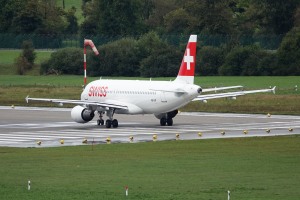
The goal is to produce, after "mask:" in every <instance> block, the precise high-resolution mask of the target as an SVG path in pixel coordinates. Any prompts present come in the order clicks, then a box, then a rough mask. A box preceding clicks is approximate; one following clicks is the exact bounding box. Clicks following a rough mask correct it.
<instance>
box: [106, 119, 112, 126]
mask: <svg viewBox="0 0 300 200" xmlns="http://www.w3.org/2000/svg"><path fill="white" fill-rule="evenodd" d="M111 124H112V122H111V120H109V119H108V120H106V122H105V126H106V128H111Z"/></svg>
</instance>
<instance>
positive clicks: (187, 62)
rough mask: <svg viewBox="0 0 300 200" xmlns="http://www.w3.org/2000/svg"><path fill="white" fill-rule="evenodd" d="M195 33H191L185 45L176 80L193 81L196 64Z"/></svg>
mask: <svg viewBox="0 0 300 200" xmlns="http://www.w3.org/2000/svg"><path fill="white" fill-rule="evenodd" d="M196 46H197V35H191V36H190V39H189V42H188V44H187V45H186V49H185V53H184V56H183V59H182V62H181V65H180V69H179V72H178V75H177V78H176V81H184V82H186V83H189V84H193V83H194V75H195V65H196Z"/></svg>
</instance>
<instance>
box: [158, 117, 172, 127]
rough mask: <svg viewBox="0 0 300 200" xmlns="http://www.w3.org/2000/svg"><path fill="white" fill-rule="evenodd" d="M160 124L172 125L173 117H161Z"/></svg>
mask: <svg viewBox="0 0 300 200" xmlns="http://www.w3.org/2000/svg"><path fill="white" fill-rule="evenodd" d="M160 125H161V126H165V125H168V126H173V119H172V118H165V117H163V118H161V119H160Z"/></svg>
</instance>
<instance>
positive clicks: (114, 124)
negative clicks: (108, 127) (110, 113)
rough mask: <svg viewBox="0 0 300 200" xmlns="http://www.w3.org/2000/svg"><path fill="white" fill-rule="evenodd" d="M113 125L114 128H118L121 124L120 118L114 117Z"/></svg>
mask: <svg viewBox="0 0 300 200" xmlns="http://www.w3.org/2000/svg"><path fill="white" fill-rule="evenodd" d="M112 126H113V128H117V127H118V126H119V123H118V120H116V119H114V120H113V121H112Z"/></svg>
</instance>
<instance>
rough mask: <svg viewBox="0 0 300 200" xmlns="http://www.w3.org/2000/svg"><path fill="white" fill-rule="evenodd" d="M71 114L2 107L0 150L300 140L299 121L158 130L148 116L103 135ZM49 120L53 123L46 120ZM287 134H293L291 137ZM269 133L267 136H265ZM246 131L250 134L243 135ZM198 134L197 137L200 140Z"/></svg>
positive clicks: (208, 120)
mask: <svg viewBox="0 0 300 200" xmlns="http://www.w3.org/2000/svg"><path fill="white" fill-rule="evenodd" d="M70 110H71V109H61V108H27V107H15V108H14V109H12V108H11V107H1V106H0V146H11V147H52V146H62V145H61V144H60V140H61V139H63V140H64V142H65V144H64V145H65V146H67V145H70V146H71V145H82V141H83V140H84V139H87V140H88V143H89V144H91V142H92V141H94V142H95V143H106V138H107V137H110V138H111V140H112V143H114V142H123V143H129V137H130V136H133V137H134V142H144V141H152V140H153V138H152V137H153V135H154V134H156V135H157V137H158V139H157V140H158V141H161V140H175V138H176V137H175V136H176V134H180V140H193V139H214V138H235V137H259V136H275V135H291V134H300V116H289V115H287V116H285V115H272V116H271V117H267V115H251V114H230V113H180V114H179V115H178V116H176V118H175V122H174V126H164V127H162V126H159V125H158V124H159V122H158V120H157V119H155V117H153V116H152V115H151V116H150V115H145V116H142V117H141V116H140V117H138V118H136V117H134V116H128V117H127V116H125V117H123V118H121V119H119V127H118V128H116V129H115V128H110V129H107V128H105V127H103V126H100V127H98V126H96V125H95V123H96V122H95V121H92V122H90V123H87V124H77V123H75V122H71V121H68V120H70V118H69V116H70V115H69V112H70ZM49 111H51V113H49ZM52 111H53V112H52ZM49 114H51V117H49V118H46V117H47V116H48V115H49ZM62 116H63V117H62ZM119 116H120V115H119ZM119 116H118V118H119ZM8 117H9V118H8ZM290 128H293V131H291V129H290ZM268 129H270V133H267V132H266V130H268ZM289 129H290V130H289ZM244 130H247V131H248V133H247V134H244ZM222 131H225V135H222V134H221V132H222ZM199 132H201V134H202V135H201V136H199V135H198V133H199ZM37 141H41V142H42V144H41V145H40V146H39V145H38V144H37V143H36V142H37Z"/></svg>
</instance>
